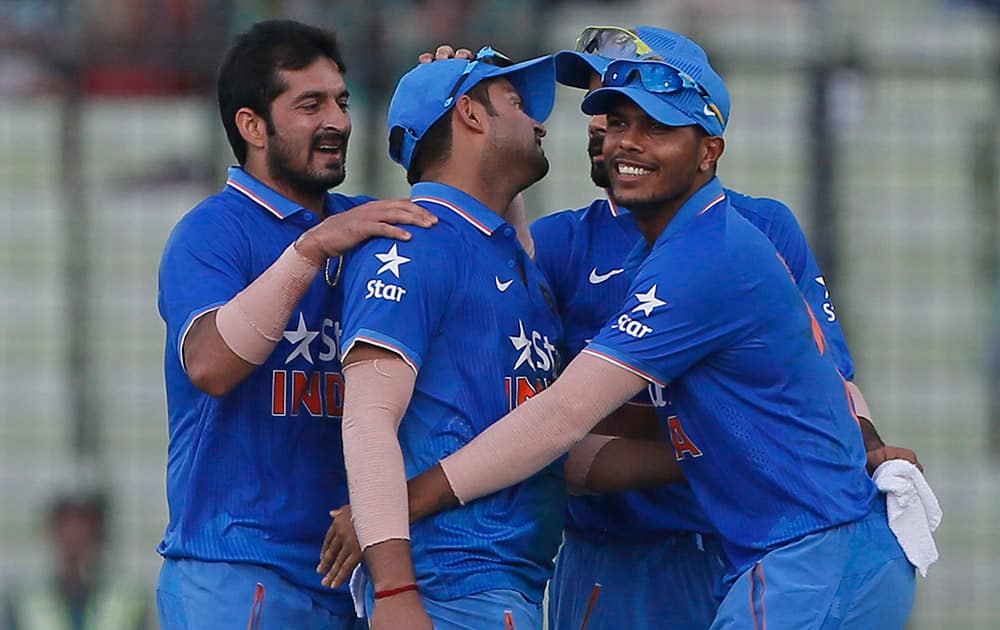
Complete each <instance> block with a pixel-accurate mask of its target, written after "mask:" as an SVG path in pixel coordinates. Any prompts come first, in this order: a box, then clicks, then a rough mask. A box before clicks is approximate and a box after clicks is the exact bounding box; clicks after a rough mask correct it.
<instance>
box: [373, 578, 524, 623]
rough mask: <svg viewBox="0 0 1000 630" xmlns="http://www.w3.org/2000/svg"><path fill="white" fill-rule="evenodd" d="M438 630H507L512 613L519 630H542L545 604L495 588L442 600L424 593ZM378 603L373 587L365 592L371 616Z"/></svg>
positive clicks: (423, 596)
mask: <svg viewBox="0 0 1000 630" xmlns="http://www.w3.org/2000/svg"><path fill="white" fill-rule="evenodd" d="M420 600H421V601H422V602H423V604H424V609H425V610H426V611H427V615H428V616H429V617H430V618H431V621H433V622H434V630H494V629H495V630H506V628H507V625H506V624H507V621H506V620H507V613H508V612H509V613H510V617H511V621H513V623H514V629H515V630H542V619H543V616H542V603H541V602H540V601H539V602H533V601H531V600H529V599H528V598H526V597H525V596H524V595H522V594H521V593H518V592H517V591H512V590H509V589H495V590H492V591H484V592H482V593H475V594H472V595H466V596H465V597H459V598H458V599H449V600H438V599H431V598H429V597H427V596H426V595H424V594H423V593H421V594H420ZM374 603H375V597H374V591H372V589H371V585H370V584H369V585H368V589H367V591H366V593H365V607H366V612H367V613H368V615H369V616H371V613H372V606H373V605H374Z"/></svg>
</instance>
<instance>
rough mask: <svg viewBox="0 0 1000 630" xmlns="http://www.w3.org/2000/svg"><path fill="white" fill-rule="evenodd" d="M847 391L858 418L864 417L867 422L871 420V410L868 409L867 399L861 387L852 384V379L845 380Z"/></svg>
mask: <svg viewBox="0 0 1000 630" xmlns="http://www.w3.org/2000/svg"><path fill="white" fill-rule="evenodd" d="M847 393H848V395H849V396H850V397H851V402H852V403H853V404H854V413H855V415H857V416H858V417H859V418H864V419H865V420H867V421H868V422H871V421H872V412H871V410H869V409H868V401H866V400H865V397H864V395H863V394H862V393H861V389H860V388H859V387H858V386H857V385H855V384H854V381H847Z"/></svg>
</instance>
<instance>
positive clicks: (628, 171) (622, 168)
mask: <svg viewBox="0 0 1000 630" xmlns="http://www.w3.org/2000/svg"><path fill="white" fill-rule="evenodd" d="M615 170H616V171H617V172H618V174H619V175H623V176H625V177H642V176H644V175H649V174H650V173H652V172H653V171H652V170H650V169H648V168H643V167H642V166H636V165H634V164H622V163H620V162H619V163H618V164H617V166H616V169H615Z"/></svg>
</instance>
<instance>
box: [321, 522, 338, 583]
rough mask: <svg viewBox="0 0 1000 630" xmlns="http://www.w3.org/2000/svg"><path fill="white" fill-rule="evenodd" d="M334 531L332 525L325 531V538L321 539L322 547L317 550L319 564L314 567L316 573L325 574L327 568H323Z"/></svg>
mask: <svg viewBox="0 0 1000 630" xmlns="http://www.w3.org/2000/svg"><path fill="white" fill-rule="evenodd" d="M334 533H335V530H334V528H333V525H330V527H329V528H327V530H326V536H324V537H323V546H322V547H320V550H319V564H318V565H317V566H316V573H326V571H327V570H328V569H329V567H327V568H324V567H325V564H326V561H325V558H326V555H327V553H328V552H329V549H330V544H331V543H332V542H333V537H334Z"/></svg>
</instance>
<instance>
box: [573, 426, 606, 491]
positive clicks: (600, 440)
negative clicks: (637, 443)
mask: <svg viewBox="0 0 1000 630" xmlns="http://www.w3.org/2000/svg"><path fill="white" fill-rule="evenodd" d="M617 439H618V438H617V437H614V436H611V435H598V434H596V433H588V434H587V436H586V437H585V438H583V439H582V440H580V441H579V442H577V444H576V445H575V446H574V447H573V448H571V449H569V457H567V458H566V466H565V470H566V485H567V486H569V487H570V490H571V491H575V492H580V491H586V488H587V475H588V474H589V473H590V467H591V466H592V465H593V464H594V460H595V459H596V458H597V454H598V453H600V452H601V449H602V448H604V447H605V446H607V445H608V442H610V441H612V440H617Z"/></svg>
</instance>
